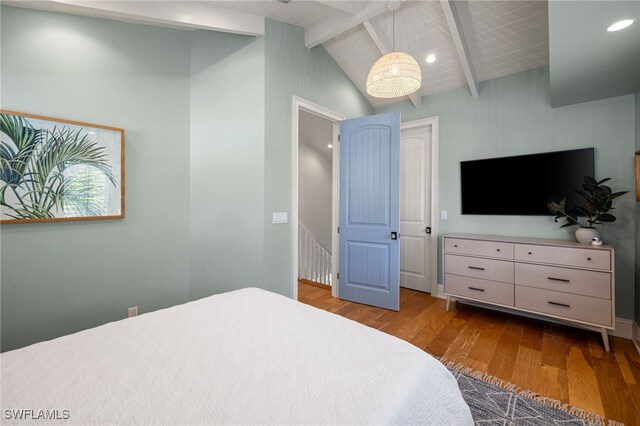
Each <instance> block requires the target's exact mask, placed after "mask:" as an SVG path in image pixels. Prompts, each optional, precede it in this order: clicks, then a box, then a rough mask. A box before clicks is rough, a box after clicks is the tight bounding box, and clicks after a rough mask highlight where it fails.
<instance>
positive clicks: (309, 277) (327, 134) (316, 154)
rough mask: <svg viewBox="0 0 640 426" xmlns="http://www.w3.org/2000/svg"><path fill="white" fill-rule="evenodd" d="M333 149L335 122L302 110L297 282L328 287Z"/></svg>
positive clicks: (299, 128) (330, 277)
mask: <svg viewBox="0 0 640 426" xmlns="http://www.w3.org/2000/svg"><path fill="white" fill-rule="evenodd" d="M333 148H334V147H333V122H332V121H330V120H327V119H326V118H323V117H320V116H318V115H315V114H312V113H310V112H308V111H304V110H301V111H300V115H299V118H298V279H299V280H301V281H305V282H307V283H309V284H312V285H320V286H325V288H328V287H330V286H331V284H332V281H333V280H332V269H331V264H332V263H333V256H332V250H331V242H332V241H331V239H332V232H331V229H332V223H331V217H332V205H333V191H332V190H333ZM336 149H337V147H336ZM294 232H295V230H294Z"/></svg>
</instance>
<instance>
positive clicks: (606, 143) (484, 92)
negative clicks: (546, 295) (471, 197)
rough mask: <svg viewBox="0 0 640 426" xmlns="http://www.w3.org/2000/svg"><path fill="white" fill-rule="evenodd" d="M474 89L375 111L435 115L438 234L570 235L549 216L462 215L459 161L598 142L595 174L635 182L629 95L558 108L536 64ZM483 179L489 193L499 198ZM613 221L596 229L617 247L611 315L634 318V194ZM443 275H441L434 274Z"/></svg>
mask: <svg viewBox="0 0 640 426" xmlns="http://www.w3.org/2000/svg"><path fill="white" fill-rule="evenodd" d="M479 88H480V96H479V97H478V98H472V97H471V96H470V95H469V91H468V89H467V88H466V87H463V88H459V89H454V90H450V91H446V92H442V93H437V94H434V95H429V96H426V97H424V99H423V106H422V108H420V109H415V108H414V107H413V106H412V105H411V104H409V103H408V102H402V103H397V104H393V105H389V106H385V107H384V108H380V109H378V110H377V111H376V112H385V111H395V110H400V111H401V112H402V120H403V121H411V120H416V119H420V118H425V117H432V116H439V117H440V140H439V143H440V145H439V146H440V158H439V171H440V183H439V191H440V199H439V204H440V206H439V208H440V209H441V210H447V211H448V213H449V215H448V220H446V221H440V223H439V227H440V228H439V234H440V235H442V234H446V233H450V232H469V233H482V234H495V235H509V236H515V235H517V236H529V237H542V238H560V239H573V238H574V236H573V235H572V232H573V228H572V229H571V230H567V229H559V227H558V224H555V223H554V222H553V218H551V217H520V216H462V215H461V214H460V172H459V168H460V166H459V163H460V161H462V160H470V159H476V158H485V157H498V156H508V155H519V154H527V153H534V152H544V151H557V150H563V149H574V148H582V147H595V148H596V174H597V176H598V177H611V178H613V181H612V183H613V186H614V189H616V190H629V191H631V190H632V189H633V188H634V166H633V155H632V153H633V150H634V145H635V138H636V136H635V119H636V118H635V108H634V95H627V96H621V97H616V98H610V99H604V100H600V101H594V102H588V103H582V104H577V105H572V106H566V107H561V108H554V109H552V108H551V107H550V94H549V71H548V68H546V67H544V68H538V69H534V70H530V71H525V72H521V73H517V74H512V75H508V76H505V77H500V78H497V79H494V80H489V81H485V82H482V83H480V87H479ZM492 191H493V187H492V183H491V182H487V197H488V200H490V201H491V202H501V199H502V194H500V193H494V192H492ZM616 214H617V216H618V221H617V222H616V223H613V224H607V225H605V226H603V227H602V228H601V231H602V236H603V240H604V241H605V242H607V243H609V244H611V245H613V246H614V247H615V248H616V276H617V280H616V308H617V311H616V316H618V317H622V318H633V315H634V265H635V262H636V257H637V253H636V247H635V244H636V243H635V241H634V237H633V236H634V235H637V233H638V227H637V224H636V219H635V217H634V216H635V199H634V197H633V196H632V195H631V194H627V195H625V196H624V197H622V198H620V199H618V202H617V203H616ZM440 275H441V274H440Z"/></svg>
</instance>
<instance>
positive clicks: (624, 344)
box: [298, 282, 640, 426]
mask: <svg viewBox="0 0 640 426" xmlns="http://www.w3.org/2000/svg"><path fill="white" fill-rule="evenodd" d="M298 289H299V290H298V299H299V300H300V301H301V302H303V303H306V304H309V305H312V306H315V307H317V308H320V309H324V310H327V311H329V312H333V313H336V314H339V315H342V316H344V317H346V318H350V319H352V320H355V321H358V322H360V323H362V324H365V325H368V326H370V327H373V328H377V329H378V330H381V331H384V332H386V333H389V334H392V335H394V336H396V337H399V338H401V339H404V340H407V341H409V342H411V343H413V344H414V345H415V346H417V347H419V348H421V349H423V350H424V351H426V352H428V353H430V354H431V355H434V356H437V357H441V358H442V359H444V360H450V361H454V362H457V363H460V364H463V365H464V366H466V367H471V368H473V369H474V370H479V371H482V372H486V373H488V374H490V375H493V376H496V377H498V378H500V379H502V380H505V381H508V382H511V383H514V384H516V385H518V386H520V387H521V388H523V389H527V390H531V391H534V392H537V393H539V394H540V395H543V396H547V397H549V398H553V399H557V400H560V401H562V402H563V403H569V404H571V405H575V406H577V407H580V408H583V409H585V410H588V411H591V412H594V413H597V414H599V415H601V416H604V417H607V418H609V419H614V420H617V421H619V422H623V423H625V424H626V425H628V426H634V425H638V426H640V355H639V354H638V352H637V351H636V349H635V347H634V346H633V343H632V342H631V341H629V340H626V339H621V338H617V337H612V338H611V339H610V340H611V352H609V353H607V352H605V351H604V348H603V346H602V341H601V340H600V333H595V332H590V331H585V330H581V329H577V328H573V327H568V326H562V325H557V324H552V323H548V322H544V321H537V320H533V319H528V318H524V317H520V316H516V315H509V314H505V313H501V312H496V311H491V310H488V309H482V308H477V307H473V306H470V305H461V304H452V306H453V308H452V309H451V311H450V312H446V311H445V308H444V305H445V303H444V301H443V300H441V299H437V298H434V297H431V296H430V295H428V294H426V293H421V292H418V291H413V290H408V289H405V288H401V289H400V311H399V312H394V311H388V310H385V309H380V308H374V307H371V306H367V305H360V304H358V303H352V302H347V301H343V300H339V299H336V298H334V297H331V292H330V290H328V289H326V288H321V287H317V286H312V285H309V284H308V283H304V282H300V283H299V285H298Z"/></svg>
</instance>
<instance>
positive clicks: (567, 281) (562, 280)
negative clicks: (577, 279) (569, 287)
mask: <svg viewBox="0 0 640 426" xmlns="http://www.w3.org/2000/svg"><path fill="white" fill-rule="evenodd" d="M547 279H548V280H551V281H560V282H563V283H570V282H571V281H569V280H565V279H564V278H554V277H547Z"/></svg>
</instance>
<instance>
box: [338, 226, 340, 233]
mask: <svg viewBox="0 0 640 426" xmlns="http://www.w3.org/2000/svg"><path fill="white" fill-rule="evenodd" d="M339 233H340V227H339V226H338V234H339Z"/></svg>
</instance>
